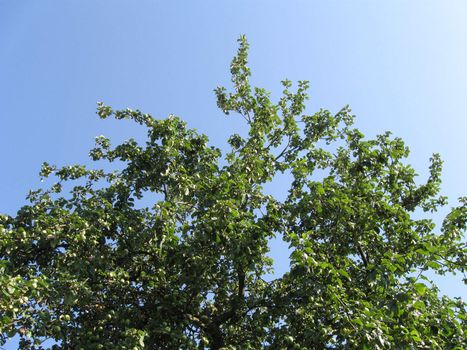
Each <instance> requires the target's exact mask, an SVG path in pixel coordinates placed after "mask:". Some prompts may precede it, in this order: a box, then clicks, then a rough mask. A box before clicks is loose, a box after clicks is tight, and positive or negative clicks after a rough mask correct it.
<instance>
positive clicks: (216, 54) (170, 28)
mask: <svg viewBox="0 0 467 350" xmlns="http://www.w3.org/2000/svg"><path fill="white" fill-rule="evenodd" d="M466 19H467V3H466V2H465V1H449V2H446V1H441V0H439V1H428V0H424V1H415V0H412V1H402V0H396V1H390V2H378V1H370V0H368V1H363V0H360V1H358V0H357V1H332V0H331V1H309V0H303V1H297V0H289V1H272V0H256V1H252V0H236V1H218V0H217V1H216V0H203V1H156V0H138V1H123V0H80V1H76V0H74V1H72V0H60V1H58V0H56V1H51V0H41V1H37V0H21V1H11V0H0V102H1V103H0V106H1V109H0V121H1V123H0V135H1V137H0V149H1V150H2V161H1V172H0V194H1V196H0V212H3V213H7V214H14V213H15V212H16V210H17V209H18V208H19V207H20V206H21V205H23V204H24V203H25V196H26V194H27V192H28V190H29V189H31V188H37V187H39V186H41V184H40V182H39V176H38V175H37V173H38V171H39V168H40V165H41V163H42V162H43V161H48V162H49V163H52V164H57V165H65V164H74V163H84V164H90V163H91V162H90V160H89V158H88V156H87V154H88V151H89V149H90V148H92V146H93V142H94V137H95V136H97V135H100V134H104V135H105V136H108V137H110V138H111V139H112V140H114V142H113V144H116V143H117V142H119V141H122V140H125V139H128V138H130V137H135V138H136V139H143V137H144V130H142V129H140V128H138V127H135V126H133V125H132V124H130V123H126V122H115V121H108V120H106V121H102V120H99V119H98V118H97V116H96V115H95V107H96V102H97V101H103V102H105V103H106V104H109V105H111V106H112V107H114V108H126V107H130V108H134V109H136V108H138V109H141V110H143V111H144V112H148V113H150V114H152V115H153V116H154V117H156V118H164V117H166V116H168V115H169V114H175V115H177V116H179V117H181V118H183V119H184V120H186V121H187V123H188V126H189V127H193V128H196V129H198V131H199V132H202V133H205V134H207V135H208V136H209V138H210V140H211V144H213V145H216V146H219V147H221V148H222V147H224V146H225V144H226V143H225V140H226V139H227V137H228V135H230V134H231V133H234V132H241V131H242V130H245V125H244V124H243V123H242V119H241V118H236V117H234V116H229V117H226V116H224V115H223V114H222V113H221V112H220V111H219V110H218V109H217V107H216V103H215V96H214V93H213V89H214V88H215V87H216V86H218V85H225V86H227V87H229V86H230V85H229V64H230V60H231V58H232V57H233V55H234V54H235V51H236V49H237V43H236V39H237V38H238V36H239V35H240V34H246V35H247V37H248V40H249V42H250V46H251V50H250V66H251V68H252V72H253V77H252V83H253V85H256V86H260V87H264V88H266V90H269V91H271V92H272V96H278V93H279V92H280V91H281V86H280V83H279V82H280V80H282V79H284V78H288V79H290V80H292V81H296V80H299V79H303V80H309V81H310V83H311V89H310V96H311V99H310V101H309V103H308V111H307V112H308V113H313V111H316V110H317V109H319V108H321V107H323V108H327V109H329V110H331V111H333V112H337V111H338V110H339V109H340V108H341V107H343V106H344V105H346V104H349V105H350V106H351V107H352V110H353V113H354V114H355V115H356V117H357V118H356V125H357V127H358V128H359V129H360V130H361V131H362V132H363V133H364V134H366V135H367V136H369V137H371V136H374V135H376V134H379V133H383V132H384V131H386V130H390V131H392V132H393V133H394V135H396V136H400V137H402V138H403V139H404V140H405V141H406V143H407V145H408V146H409V147H410V149H411V156H410V158H409V161H410V162H411V163H412V164H413V165H414V167H415V169H416V170H417V171H418V173H419V174H420V175H421V176H420V181H423V180H425V179H426V176H427V167H428V159H429V157H430V155H431V154H432V153H433V152H439V153H440V154H441V156H442V158H443V160H444V161H445V166H444V175H443V185H442V190H443V194H445V195H447V196H448V197H449V199H450V204H452V205H455V204H456V198H457V197H459V196H461V195H466V194H467V182H466V181H465V177H466V175H465V174H466V173H467V155H466V152H467V40H466V38H467V20H466ZM280 187H281V186H278V187H277V189H276V190H274V191H276V194H277V195H278V196H281V195H283V194H284V193H283V192H281V190H280ZM443 213H446V212H445V211H444V212H441V213H440V216H439V217H438V220H441V215H442V214H443ZM273 255H274V256H276V257H278V260H279V262H278V265H277V269H278V271H279V272H281V271H282V272H283V271H285V269H286V257H287V255H288V254H287V251H286V250H284V246H283V245H281V244H280V243H274V244H273ZM440 283H441V284H442V286H441V288H442V291H443V292H444V293H447V294H449V295H451V296H455V295H457V296H463V297H464V299H465V298H466V297H467V292H466V291H467V288H466V287H465V286H463V285H462V284H461V283H460V282H459V279H458V278H452V277H449V278H444V279H442V280H440ZM10 348H11V349H13V348H14V346H13V345H10Z"/></svg>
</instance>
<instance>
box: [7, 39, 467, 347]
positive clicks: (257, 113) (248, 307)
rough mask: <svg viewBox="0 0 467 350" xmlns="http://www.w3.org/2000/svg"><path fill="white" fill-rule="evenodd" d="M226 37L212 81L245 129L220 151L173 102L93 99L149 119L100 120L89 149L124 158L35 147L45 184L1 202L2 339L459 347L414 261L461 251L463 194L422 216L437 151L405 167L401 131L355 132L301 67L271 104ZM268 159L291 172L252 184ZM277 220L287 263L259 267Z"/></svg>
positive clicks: (423, 266)
mask: <svg viewBox="0 0 467 350" xmlns="http://www.w3.org/2000/svg"><path fill="white" fill-rule="evenodd" d="M239 44H240V47H239V50H238V54H237V55H236V57H235V58H234V59H233V61H232V65H231V73H232V82H233V92H228V91H227V90H226V89H225V88H221V87H220V88H217V89H216V90H215V93H216V95H217V103H218V106H219V108H220V109H221V110H222V111H223V112H224V113H226V114H230V113H233V114H240V115H241V116H242V117H243V118H244V119H245V121H246V122H247V123H248V127H249V128H248V134H247V135H244V136H241V135H238V134H234V135H232V136H231V137H230V138H229V144H230V146H231V149H230V151H229V152H228V153H227V154H225V156H223V155H222V154H221V151H220V150H219V149H217V148H214V147H211V146H208V139H207V137H206V136H204V135H199V134H198V133H196V132H195V131H194V130H190V129H187V128H186V125H185V123H184V122H183V121H181V120H180V119H178V118H177V117H174V116H170V117H169V118H167V119H165V120H156V119H154V118H152V117H151V116H150V115H148V114H143V113H142V112H140V111H138V110H136V111H133V110H130V109H127V110H123V111H114V110H112V109H111V108H110V107H108V106H105V105H103V104H99V106H98V115H99V116H100V117H101V118H109V117H114V118H116V119H131V120H134V121H135V122H136V123H139V124H141V125H142V126H143V127H145V128H146V129H147V131H148V137H147V141H146V144H145V145H140V144H138V143H137V142H136V141H134V140H129V141H126V142H124V143H123V144H120V145H118V146H116V147H112V146H111V143H110V140H108V139H107V138H105V137H103V136H101V137H98V138H97V139H96V147H95V148H94V149H92V150H91V152H90V156H91V158H92V159H93V160H95V161H108V162H118V163H119V164H123V167H120V166H119V169H121V170H116V171H113V172H109V171H104V170H91V169H88V168H87V167H85V166H80V165H74V166H65V167H62V168H57V167H55V166H51V165H49V164H47V163H44V165H43V167H42V170H41V173H40V175H41V176H42V177H44V178H47V177H52V178H55V179H56V183H55V184H54V185H52V186H51V187H50V188H49V189H48V190H37V191H33V192H31V193H30V194H29V200H30V204H29V205H26V206H24V207H22V208H21V209H20V210H19V211H18V213H17V215H16V216H15V217H10V216H1V218H0V259H1V260H0V270H1V272H2V273H1V275H0V293H1V298H0V334H1V339H0V341H1V342H5V341H6V339H7V338H9V337H12V336H14V335H20V336H21V339H22V340H21V348H23V349H41V348H42V347H41V342H43V341H44V340H45V339H48V338H52V339H54V340H55V341H56V342H57V344H56V345H55V346H54V348H56V349H80V348H81V349H143V348H144V349H205V348H209V349H260V348H264V349H354V348H355V349H388V348H391V349H465V348H467V340H466V334H465V329H466V322H467V318H466V316H467V315H466V307H465V304H464V303H463V302H462V300H460V299H449V298H447V297H440V296H439V295H438V289H437V288H436V286H435V285H434V284H433V283H432V282H430V281H429V280H428V278H427V277H426V276H425V274H426V271H428V270H433V271H435V272H437V273H439V274H444V273H453V272H461V273H464V272H465V266H466V256H467V255H466V253H467V251H466V244H465V242H464V241H463V240H462V235H463V233H464V232H465V230H466V225H467V198H463V199H461V200H460V205H459V206H458V207H456V208H453V209H452V211H451V213H450V214H449V215H448V216H447V217H446V219H445V220H444V223H443V225H442V227H441V229H440V230H437V231H435V225H434V224H433V221H432V219H430V216H432V214H430V213H431V212H433V211H435V210H436V209H437V208H438V207H439V206H441V205H445V202H446V199H445V198H444V197H439V196H438V192H439V185H440V173H441V160H440V158H439V156H438V155H434V156H433V157H432V159H431V166H430V176H429V179H428V181H427V182H426V183H425V184H422V185H419V184H417V183H416V173H415V171H414V169H413V168H412V167H411V166H409V165H407V164H406V163H405V162H404V160H405V158H406V157H407V155H408V152H409V151H408V148H407V147H406V146H405V145H404V143H403V141H402V140H401V139H399V138H392V137H391V135H390V134H389V133H386V134H383V135H380V136H378V137H376V138H375V139H373V140H367V139H365V138H364V137H363V135H362V133H361V132H359V131H358V130H357V129H355V128H354V127H353V116H352V115H351V114H350V109H349V108H348V107H345V108H343V109H342V110H341V111H339V112H338V113H337V114H332V113H331V112H329V111H327V110H320V111H318V112H316V113H315V114H312V115H308V114H304V110H305V102H306V100H307V98H308V96H307V94H306V91H307V89H308V83H307V82H306V81H300V82H298V87H297V88H296V90H295V91H293V90H292V83H291V82H290V81H287V80H286V81H283V82H282V85H283V87H284V91H283V95H282V97H281V98H280V100H279V101H278V102H277V103H274V102H273V101H271V98H270V95H269V93H268V92H266V91H265V90H264V89H260V88H252V87H251V86H250V84H249V81H248V80H249V77H250V70H249V68H248V67H247V58H248V57H247V56H248V55H247V54H248V44H247V42H246V39H245V38H244V37H241V38H240V39H239ZM106 168H108V166H107V167H106ZM280 173H287V174H290V177H289V178H290V179H291V182H290V188H289V192H288V196H287V198H286V199H285V200H284V201H279V200H278V199H275V198H273V197H272V196H270V195H266V194H265V193H264V191H263V185H264V184H266V183H268V182H270V181H272V180H273V179H274V178H275V177H276V176H277V175H278V174H280ZM64 188H67V189H69V190H66V191H65V190H64ZM416 211H417V215H414V214H415V212H416ZM420 213H421V214H420ZM415 217H417V218H415ZM420 217H421V218H420ZM273 237H278V238H279V239H283V240H285V241H286V242H289V244H290V250H291V256H290V270H289V271H288V272H287V273H286V274H285V275H284V276H275V278H274V279H272V280H271V279H270V278H269V279H268V278H267V276H268V273H270V272H271V266H272V261H271V259H270V258H269V257H268V256H267V253H268V241H269V240H271V239H272V238H273Z"/></svg>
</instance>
